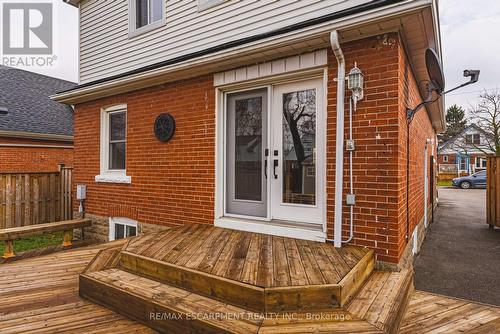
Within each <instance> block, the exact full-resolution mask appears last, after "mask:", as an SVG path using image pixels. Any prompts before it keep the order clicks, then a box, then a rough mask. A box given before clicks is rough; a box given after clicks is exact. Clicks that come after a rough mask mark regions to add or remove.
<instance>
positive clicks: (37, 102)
mask: <svg viewBox="0 0 500 334" xmlns="http://www.w3.org/2000/svg"><path fill="white" fill-rule="evenodd" d="M74 86H75V84H74V83H71V82H67V81H64V80H60V79H56V78H51V77H47V76H44V75H40V74H36V73H32V72H28V71H23V70H19V69H14V68H10V67H6V66H0V173H27V172H56V171H57V170H58V168H59V164H65V165H67V166H72V165H73V109H72V108H71V107H70V106H67V105H64V104H61V103H57V102H55V101H52V100H51V99H50V96H51V95H52V94H54V93H55V92H57V91H60V90H61V89H70V88H72V87H74Z"/></svg>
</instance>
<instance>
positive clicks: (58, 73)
mask: <svg viewBox="0 0 500 334" xmlns="http://www.w3.org/2000/svg"><path fill="white" fill-rule="evenodd" d="M47 2H49V3H52V6H53V16H54V17H53V34H54V35H53V36H54V49H53V55H54V56H55V57H56V58H55V61H54V62H53V66H44V67H36V68H35V67H30V68H28V67H22V66H16V67H18V68H22V69H25V70H28V71H33V72H37V73H40V74H44V75H48V76H51V77H56V78H60V79H64V80H68V81H72V82H78V20H79V15H78V8H76V7H74V6H70V5H68V4H66V3H64V2H63V1H62V0H29V1H28V0H0V5H3V4H5V3H47ZM2 9H3V6H0V18H1V17H3V16H1V14H2V13H1V11H2ZM0 20H1V19H0ZM4 28H5V27H4V24H2V26H1V27H0V30H3V29H4ZM2 38H3V34H0V39H2ZM0 44H1V43H0ZM0 47H1V46H0ZM2 54H3V53H2Z"/></svg>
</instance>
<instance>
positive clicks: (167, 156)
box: [75, 76, 215, 225]
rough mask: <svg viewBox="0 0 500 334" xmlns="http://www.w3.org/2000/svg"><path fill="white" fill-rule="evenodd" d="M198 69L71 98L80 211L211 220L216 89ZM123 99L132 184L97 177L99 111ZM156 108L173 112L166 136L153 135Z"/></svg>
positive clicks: (163, 220) (161, 220) (146, 219)
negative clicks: (83, 195) (86, 99)
mask: <svg viewBox="0 0 500 334" xmlns="http://www.w3.org/2000/svg"><path fill="white" fill-rule="evenodd" d="M212 80H213V76H204V77H199V78H195V79H191V80H185V81H179V82H175V83H170V84H166V85H161V86H157V87H154V88H150V89H145V90H141V91H137V92H133V93H130V94H125V95H119V96H114V97H111V98H105V99H101V100H98V101H93V102H90V103H85V104H81V105H78V106H77V107H76V110H75V147H76V152H75V161H76V162H77V163H76V165H75V185H76V184H86V185H87V196H88V200H87V211H88V212H89V213H92V214H95V215H101V216H110V215H113V214H115V215H119V216H122V217H128V218H131V219H136V220H138V221H140V222H143V223H153V224H170V225H172V224H182V223H206V224H212V223H213V220H214V189H215V188H214V187H215V185H214V180H215V165H214V164H215V160H214V159H215V90H214V88H213V82H212ZM118 103H126V104H127V161H126V169H127V175H129V176H131V177H132V183H131V184H106V183H99V184H97V183H96V182H95V181H94V177H95V175H98V174H99V171H100V168H99V145H100V144H99V141H100V137H99V127H100V125H99V124H100V123H99V122H100V110H101V108H102V107H104V106H108V105H112V104H118ZM162 112H169V113H171V114H172V115H173V116H174V117H175V121H176V126H177V128H176V132H175V136H174V137H173V139H172V140H171V141H170V142H168V143H161V142H159V141H158V140H157V139H156V138H155V137H154V134H153V124H154V120H155V118H156V117H157V116H158V115H159V114H160V113H162Z"/></svg>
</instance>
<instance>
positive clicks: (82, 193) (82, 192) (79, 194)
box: [76, 184, 87, 201]
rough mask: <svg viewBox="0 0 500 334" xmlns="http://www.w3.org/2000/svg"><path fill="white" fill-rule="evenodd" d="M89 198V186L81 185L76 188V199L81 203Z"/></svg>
mask: <svg viewBox="0 0 500 334" xmlns="http://www.w3.org/2000/svg"><path fill="white" fill-rule="evenodd" d="M86 197H87V186H86V185H84V184H79V185H77V186H76V199H77V200H79V201H81V200H84V199H85V198H86Z"/></svg>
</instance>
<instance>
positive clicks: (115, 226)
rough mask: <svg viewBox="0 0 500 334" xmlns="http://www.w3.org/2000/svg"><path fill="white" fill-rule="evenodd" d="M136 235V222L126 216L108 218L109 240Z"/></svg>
mask: <svg viewBox="0 0 500 334" xmlns="http://www.w3.org/2000/svg"><path fill="white" fill-rule="evenodd" d="M136 235H137V222H136V221H135V220H132V219H128V218H120V217H110V218H109V241H113V240H118V239H124V238H128V237H135V236H136Z"/></svg>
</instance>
